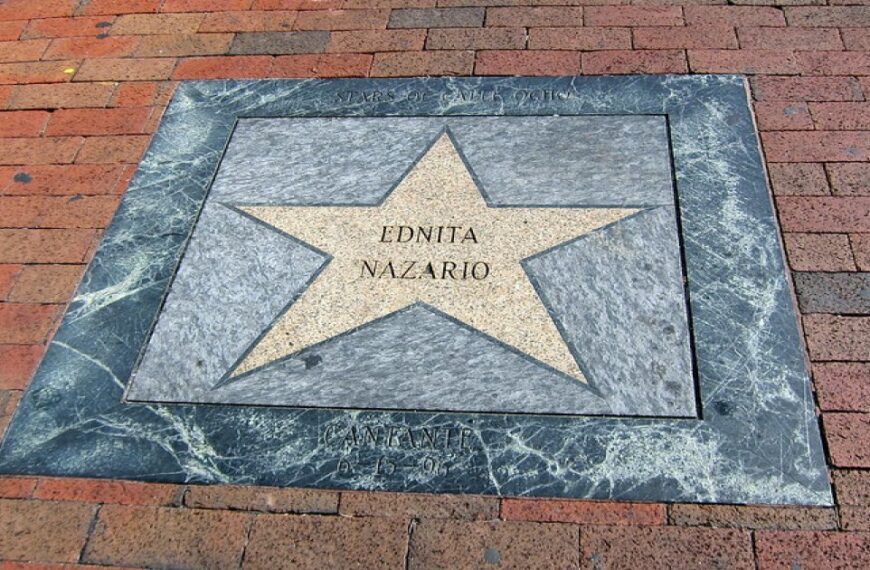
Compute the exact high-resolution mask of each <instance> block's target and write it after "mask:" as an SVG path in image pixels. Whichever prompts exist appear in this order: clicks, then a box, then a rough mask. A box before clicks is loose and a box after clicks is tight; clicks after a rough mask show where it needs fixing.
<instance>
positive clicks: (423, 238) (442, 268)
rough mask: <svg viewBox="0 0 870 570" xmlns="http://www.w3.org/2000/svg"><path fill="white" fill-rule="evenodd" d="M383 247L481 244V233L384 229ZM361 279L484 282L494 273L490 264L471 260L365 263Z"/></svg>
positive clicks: (457, 229) (427, 228) (426, 228)
mask: <svg viewBox="0 0 870 570" xmlns="http://www.w3.org/2000/svg"><path fill="white" fill-rule="evenodd" d="M378 242H379V243H397V244H407V243H412V244H446V245H449V244H477V243H480V242H479V241H478V239H477V232H475V230H474V228H473V227H471V226H468V227H464V226H402V225H396V226H383V228H382V229H381V235H380V239H379V240H378ZM359 269H360V271H359V276H360V278H364V279H371V278H374V279H435V280H445V281H446V280H451V281H469V280H472V281H483V280H485V279H487V278H488V277H489V276H490V273H491V272H492V267H491V265H490V264H489V263H488V262H486V261H480V260H467V259H438V260H413V259H411V260H408V259H402V260H398V259H363V260H361V261H360V268H359Z"/></svg>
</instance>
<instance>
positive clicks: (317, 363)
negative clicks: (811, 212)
mask: <svg viewBox="0 0 870 570" xmlns="http://www.w3.org/2000/svg"><path fill="white" fill-rule="evenodd" d="M379 125H380V126H379ZM384 125H389V128H386V127H383V126H384ZM306 129H307V131H306ZM306 132H307V134H306ZM288 133H291V134H292V136H288ZM578 133H581V134H578ZM342 135H344V136H342ZM443 137H449V141H447V142H443V143H439V142H438V141H445V140H446V139H444V138H443ZM305 141H307V142H305ZM237 142H238V143H239V144H236V143H237ZM448 142H449V143H450V144H451V145H452V147H453V148H454V150H455V152H456V153H457V154H456V156H461V160H460V161H457V160H453V161H452V162H451V161H450V160H448V159H447V158H444V157H446V156H448V155H449V152H448V154H444V155H443V156H442V159H441V161H440V162H438V161H435V162H433V163H432V164H434V166H432V165H429V166H428V167H426V168H428V169H429V170H426V168H424V166H425V165H426V164H428V163H427V162H426V161H427V160H429V159H427V158H426V156H427V152H432V151H433V149H436V150H437V149H440V147H438V145H439V144H444V145H446V144H448ZM444 148H445V149H446V148H447V147H446V146H445V147H444ZM627 149H631V152H626V150H627ZM441 150H443V149H441ZM448 150H449V149H448ZM439 152H440V151H439ZM445 152H446V151H445ZM451 152H452V151H451ZM306 153H307V154H306ZM324 153H326V155H327V156H332V157H334V161H332V160H322V159H319V157H322V156H323V155H324ZM449 156H452V155H449ZM439 165H440V166H439ZM445 165H450V167H449V168H447V166H445ZM445 169H446V170H445ZM451 169H452V170H451ZM420 172H422V173H423V174H426V173H427V172H428V173H429V175H430V179H429V182H428V184H429V186H426V184H427V182H426V180H425V177H424V178H423V179H421V180H422V182H421V181H419V180H418V182H416V183H415V184H416V186H415V184H412V182H413V180H416V178H414V177H415V176H417V177H419V176H418V174H419V173H420ZM439 172H441V174H440V176H441V178H438V176H439ZM445 172H446V173H447V174H444V173H445ZM463 172H466V174H463ZM361 173H366V174H365V175H361ZM420 176H422V175H420ZM432 177H434V178H432ZM463 177H465V178H463ZM406 180H411V181H412V182H407V183H405V182H403V181H406ZM433 180H434V181H435V182H438V181H440V182H439V183H440V184H441V186H443V187H444V188H445V189H446V191H455V192H460V194H456V196H463V198H462V199H461V200H457V201H456V203H457V204H459V205H460V206H462V204H464V203H465V202H464V201H469V200H471V201H473V199H472V198H471V196H472V195H473V192H472V191H474V192H478V193H479V198H480V204H479V205H478V206H476V207H477V208H478V209H477V210H476V211H478V215H480V216H484V215H495V212H491V211H489V210H495V211H496V212H497V213H498V215H501V216H508V215H509V214H514V215H519V214H518V213H523V214H522V215H526V216H531V217H534V216H544V215H549V216H553V217H552V218H551V219H553V220H556V222H554V224H553V227H552V228H548V231H555V230H556V229H559V230H560V231H562V230H564V228H565V227H568V226H565V223H567V222H564V220H569V219H573V220H574V222H572V223H575V224H577V223H579V224H580V225H581V226H582V227H583V228H584V231H583V232H581V233H582V235H577V236H574V238H576V239H561V238H560V239H561V241H559V242H558V243H557V244H555V246H554V247H552V248H547V249H546V250H544V251H542V252H541V253H539V254H536V255H531V256H528V257H527V258H523V259H522V260H520V261H521V262H522V269H523V273H519V274H517V275H520V276H523V275H525V276H526V277H527V278H528V280H529V282H531V283H532V286H533V287H534V291H535V292H536V293H537V295H538V296H539V297H540V299H539V300H540V303H539V305H541V306H543V307H544V309H545V310H544V309H541V308H540V307H539V306H537V305H536V304H535V303H529V302H528V300H529V299H532V298H533V297H534V296H527V297H526V301H525V302H526V304H524V305H522V306H523V307H525V308H526V309H524V310H526V311H531V312H530V313H522V312H520V314H521V315H523V314H527V315H532V316H529V317H528V320H533V321H535V322H536V323H549V322H550V320H552V323H551V324H550V325H547V326H554V327H555V329H554V330H557V331H558V334H554V333H552V332H550V333H547V335H549V336H547V335H544V336H543V337H542V338H547V339H549V341H548V342H547V343H543V344H542V345H540V346H538V345H535V343H531V344H523V343H524V342H528V339H530V338H533V337H534V335H531V336H529V335H526V336H522V335H520V336H516V335H517V334H519V333H518V331H520V332H521V330H522V327H521V326H517V327H506V328H502V329H499V328H498V323H499V322H501V321H499V320H498V319H483V320H480V321H477V320H475V318H476V317H474V316H473V315H472V316H468V315H466V314H465V313H462V312H461V311H459V312H460V313H462V316H463V318H464V319H465V320H463V318H457V317H456V315H455V314H451V313H450V311H446V312H445V311H443V310H441V309H442V307H439V306H437V305H438V302H435V301H441V302H447V301H448V300H449V299H450V298H452V297H451V296H450V295H448V296H440V297H439V296H438V295H435V296H430V297H427V298H426V299H427V300H428V301H429V302H421V303H409V304H408V305H407V307H404V308H402V309H400V310H396V311H394V312H391V313H390V315H389V316H388V317H386V318H383V319H377V320H371V321H369V322H367V323H365V326H359V327H356V328H353V329H352V330H351V331H349V332H348V334H342V335H334V336H331V337H329V338H328V339H327V340H325V341H324V342H322V343H320V344H313V345H311V348H309V349H308V350H309V352H305V351H304V350H303V351H301V352H299V353H298V354H296V353H293V352H292V351H289V352H288V349H287V348H286V347H284V348H282V349H281V351H283V352H281V351H279V352H280V353H281V354H284V355H285V357H281V358H275V359H273V360H269V359H266V360H267V361H268V362H266V364H265V365H262V366H260V365H258V366H255V367H253V368H250V369H245V370H244V372H242V373H237V372H238V370H240V366H241V365H240V364H239V363H240V362H242V363H244V362H245V360H244V359H245V354H254V353H255V352H256V351H257V350H258V349H257V348H256V347H257V345H258V343H257V339H256V337H257V336H258V335H261V334H262V332H263V328H264V327H265V328H267V329H269V327H270V323H271V326H272V329H274V330H281V329H280V327H278V325H280V324H281V319H280V318H279V319H278V320H277V321H276V316H280V314H281V312H282V311H285V310H286V311H287V313H286V314H290V313H292V311H293V309H292V306H293V304H294V303H295V302H297V301H298V300H299V299H303V298H304V297H305V291H307V290H309V289H311V288H312V287H313V286H314V284H316V283H317V282H318V278H322V277H324V276H327V275H326V273H325V271H327V270H325V269H321V268H322V267H324V266H325V267H329V265H330V264H333V263H334V264H336V265H335V266H336V267H337V266H339V262H340V261H341V257H340V256H337V255H335V256H333V255H331V254H330V253H329V252H328V251H324V250H322V249H320V248H318V247H316V246H314V247H312V245H313V244H312V243H311V241H316V238H317V237H318V236H319V235H320V234H318V233H317V232H314V233H313V234H310V235H309V234H307V233H306V231H307V229H306V228H308V227H309V225H310V224H309V225H304V224H303V225H298V226H294V223H296V222H298V220H299V219H300V218H299V217H298V215H299V214H300V213H301V212H303V211H302V210H300V209H301V208H307V210H305V212H304V214H305V215H309V213H310V214H311V215H312V216H314V215H315V210H321V209H324V208H325V209H326V210H323V211H324V212H327V213H335V212H336V211H337V210H335V208H344V210H341V212H340V213H342V214H348V212H351V211H352V210H356V209H359V208H376V207H378V206H379V205H380V206H381V207H386V206H388V205H390V204H391V201H395V200H394V199H393V198H392V196H394V195H399V196H404V195H406V194H407V193H408V192H411V194H413V192H415V190H414V188H417V189H418V190H416V192H418V193H419V192H420V191H419V188H436V187H438V186H437V185H435V182H433ZM462 180H464V181H465V182H464V183H462V184H460V183H459V182H460V181H462ZM454 183H455V185H456V187H455V188H453V185H454ZM404 184H406V185H407V186H408V187H409V188H410V190H408V189H405V186H404ZM397 192H398V193H397ZM461 192H465V194H461ZM408 195H410V194H408ZM419 196H425V193H422V194H419ZM419 196H418V197H419ZM469 203H470V202H469ZM462 207H465V206H462ZM330 208H332V210H330ZM488 209H489V210H488ZM557 209H558V212H557ZM580 210H582V211H583V212H586V213H585V214H582V213H580V214H578V213H577V211H580ZM528 212H534V213H533V214H532V213H528ZM348 215H351V214H348ZM366 215H368V214H366ZM608 215H610V216H613V218H612V221H611V222H610V223H603V222H602V221H601V220H602V219H603V218H602V216H608ZM572 216H581V217H577V218H572ZM583 216H586V217H583ZM306 219H307V218H306ZM311 219H316V218H311ZM481 219H483V218H481ZM512 219H513V220H514V221H515V220H516V219H521V218H512ZM529 219H532V218H529ZM535 219H544V218H535ZM578 220H580V221H578ZM591 220H597V222H596V223H595V224H593V223H592V222H591ZM581 222H582V223H581ZM596 224H598V225H596ZM327 225H328V224H327ZM282 227H284V228H287V227H292V228H294V232H295V235H294V234H293V233H288V232H286V231H283V230H282V229H281V228H282ZM324 227H326V226H324ZM505 227H509V226H505ZM570 227H571V228H574V229H576V228H577V227H580V226H576V225H575V226H570ZM560 228H561V229H560ZM301 234H305V236H304V239H303V238H302V237H301ZM545 234H546V232H535V233H534V234H533V235H534V236H535V238H536V239H537V238H541V239H543V237H542V236H544V235H545ZM559 235H562V234H559ZM562 237H566V236H564V235H562ZM306 239H307V240H308V241H306ZM554 239H555V238H554ZM330 243H333V244H335V243H337V242H330ZM514 243H516V244H518V245H522V243H521V242H514ZM509 250H510V248H505V247H502V248H501V249H498V248H496V249H494V250H493V251H496V252H501V253H502V254H504V252H505V251H509ZM221 269H223V272H222V271H221ZM318 271H320V273H318ZM513 282H516V283H519V282H520V281H519V280H518V277H515V281H513ZM513 282H512V283H513ZM481 298H486V297H485V296H482V297H481ZM433 299H434V300H435V301H432V300H433ZM581 299H582V301H583V302H582V303H581V302H578V301H579V300H581ZM291 301H292V303H290V304H289V305H288V302H291ZM590 307H591V308H593V309H594V308H597V309H598V310H593V309H590ZM457 308H461V307H458V306H457V307H453V309H457ZM535 311H537V312H536V313H535ZM221 315H222V316H221ZM511 319H514V320H511V321H510V322H511V323H513V322H517V323H520V324H522V323H521V321H522V320H523V319H517V318H516V317H511ZM535 319H537V320H535ZM548 319H549V320H548ZM468 321H472V324H473V326H472V325H469V322H468ZM300 322H309V323H310V322H316V321H315V320H307V321H306V320H305V319H302V321H300ZM626 322H628V323H630V324H629V325H626ZM282 326H283V325H282ZM276 327H278V328H276ZM488 327H490V328H488ZM270 330H271V329H270ZM541 330H543V329H541ZM652 331H658V332H659V334H658V335H657V336H656V335H653V334H652ZM542 334H543V333H542ZM415 335H416V336H415ZM267 336H268V333H267ZM262 338H266V336H264V337H262ZM306 338H308V337H306ZM310 338H312V339H315V340H318V339H319V338H320V337H316V336H311V337H310ZM252 339H253V340H252ZM505 339H507V341H505ZM261 340H262V339H261ZM556 341H558V342H556ZM252 346H253V350H254V352H251V353H248V352H246V351H249V350H252ZM269 346H273V345H269ZM274 346H277V345H274ZM274 346H273V347H274ZM518 346H520V347H521V348H522V350H520V349H518V348H517V347H518ZM615 347H619V349H617V348H615ZM312 350H313V351H314V352H311V351H312ZM185 353H186V358H185V357H184V356H185ZM445 353H451V354H455V355H456V357H457V358H455V359H453V361H450V359H445V358H443V355H444V354H445ZM240 354H241V356H240ZM266 354H271V353H268V352H266ZM276 354H277V353H276ZM372 354H377V355H380V356H379V357H377V358H368V359H366V358H365V357H366V356H368V355H372ZM567 354H570V357H567V356H566V355H567ZM439 355H441V357H440V358H439ZM530 355H532V357H530ZM574 359H576V362H574V361H573V360H574ZM445 360H446V361H449V362H445ZM257 362H261V361H257ZM456 362H459V363H462V362H466V363H468V362H471V363H473V364H474V365H475V366H474V368H475V369H476V370H487V371H490V372H491V374H490V375H488V376H487V375H481V374H477V375H475V374H471V373H469V372H468V370H467V367H466V369H463V368H462V366H459V365H457V364H456ZM348 363H353V365H352V366H349V365H348ZM396 363H404V364H406V365H407V366H409V367H410V369H411V372H412V374H408V375H404V376H403V375H401V374H395V373H393V372H391V371H390V364H392V365H395V364H396ZM574 365H576V373H575V372H574V370H575V369H574V368H571V366H574ZM548 366H549V367H548ZM433 368H435V369H436V370H435V372H437V373H432V372H431V371H432V369H433ZM228 370H229V372H228ZM554 370H556V371H560V374H557V373H554ZM234 371H236V372H234ZM216 377H219V381H218V382H217V383H215V382H214V379H215V378H216ZM379 379H383V380H384V382H383V384H380V383H378V382H377V380H379ZM523 379H525V381H523ZM639 379H643V380H646V382H644V381H642V380H639ZM569 381H570V382H573V384H572V383H569ZM450 382H455V383H456V384H450ZM445 383H446V385H445ZM566 386H570V387H571V388H572V389H571V390H566V389H565V387H566ZM451 387H452V389H451ZM642 400H643V401H642ZM0 472H3V473H17V474H25V473H26V474H39V475H71V476H94V477H118V478H132V479H140V480H148V481H171V482H209V483H221V482H224V483H251V484H267V485H293V486H309V487H328V488H345V489H385V490H400V491H421V492H460V493H488V494H498V495H521V496H553V497H587V498H600V499H625V500H648V501H683V502H726V503H766V504H807V505H825V504H831V500H832V497H831V490H830V486H829V483H828V477H827V468H826V463H825V458H824V452H823V448H822V444H821V439H820V436H819V428H818V422H817V418H816V416H815V412H814V402H813V397H812V392H811V389H810V381H809V374H808V370H807V364H806V358H805V350H804V347H803V345H802V337H801V335H800V332H799V329H798V327H797V318H796V309H795V304H794V300H793V295H792V291H791V287H790V283H789V280H788V278H787V274H786V268H785V264H784V261H783V254H782V247H781V243H780V239H779V232H778V227H777V225H776V219H775V216H774V213H773V208H772V204H771V198H770V193H769V190H768V188H767V182H766V177H765V172H764V168H763V163H762V160H761V155H760V152H759V147H758V138H757V134H756V132H755V129H754V123H753V119H752V115H751V112H750V110H749V104H748V100H747V91H746V85H745V80H744V78H742V77H737V76H642V77H563V78H427V79H401V80H380V79H379V80H374V79H372V80H369V79H366V80H303V81H297V80H274V81H200V82H185V83H181V84H180V85H179V87H178V89H177V91H176V94H175V96H174V98H173V100H172V103H171V104H170V106H169V108H168V109H167V112H166V114H165V117H164V119H163V121H162V123H161V125H160V127H159V129H158V131H157V133H156V134H155V136H154V139H153V141H152V144H151V146H150V148H149V150H148V152H147V153H146V156H145V158H144V159H143V161H142V163H141V164H140V165H139V169H138V171H137V173H136V175H135V177H134V179H133V182H132V184H131V187H130V189H129V190H128V192H127V194H126V195H125V196H124V199H123V201H122V204H121V206H120V209H119V211H118V213H117V215H116V217H115V219H114V221H113V222H112V225H111V226H110V228H109V229H108V230H107V232H106V234H105V237H104V239H103V242H102V244H101V246H100V248H99V250H98V252H97V254H96V256H95V259H94V261H93V263H92V264H91V266H90V267H89V269H88V271H87V273H86V275H85V277H84V279H83V281H82V283H81V285H80V287H79V289H78V291H77V292H76V295H75V298H74V300H73V302H72V304H71V305H70V307H69V309H68V311H67V313H66V314H65V316H64V319H63V322H62V325H61V327H60V329H59V330H58V332H57V334H56V336H55V338H54V339H53V341H52V343H51V345H50V346H49V349H48V352H47V354H46V356H45V359H44V361H43V363H42V364H41V366H40V368H39V370H38V371H37V374H36V376H35V378H34V379H33V382H32V383H31V385H30V387H29V389H28V390H27V392H26V394H25V395H24V397H23V399H22V402H21V405H20V406H19V408H18V410H17V412H16V414H15V417H14V418H13V420H12V423H11V425H10V427H9V429H8V431H7V434H6V436H5V439H4V441H3V444H2V448H0Z"/></svg>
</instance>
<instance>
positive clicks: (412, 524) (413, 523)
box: [403, 517, 418, 570]
mask: <svg viewBox="0 0 870 570" xmlns="http://www.w3.org/2000/svg"><path fill="white" fill-rule="evenodd" d="M417 522H418V519H417V518H416V517H411V520H410V521H408V541H407V542H406V543H405V556H404V564H403V568H404V570H410V568H411V540H412V539H413V537H414V531H415V530H416V529H417Z"/></svg>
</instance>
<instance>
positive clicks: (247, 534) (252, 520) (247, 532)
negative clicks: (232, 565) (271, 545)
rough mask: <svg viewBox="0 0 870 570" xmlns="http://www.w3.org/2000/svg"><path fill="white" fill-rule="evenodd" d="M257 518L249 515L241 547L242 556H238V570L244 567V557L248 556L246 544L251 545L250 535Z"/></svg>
mask: <svg viewBox="0 0 870 570" xmlns="http://www.w3.org/2000/svg"><path fill="white" fill-rule="evenodd" d="M258 516H259V515H257V514H251V518H250V520H249V521H248V527H247V528H246V529H245V543H244V544H243V545H242V555H241V556H239V570H241V568H242V567H244V565H245V556H247V555H248V544H250V543H251V534H253V532H254V524H255V523H256V520H257V517H258Z"/></svg>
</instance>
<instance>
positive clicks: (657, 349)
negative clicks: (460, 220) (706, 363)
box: [526, 206, 695, 416]
mask: <svg viewBox="0 0 870 570" xmlns="http://www.w3.org/2000/svg"><path fill="white" fill-rule="evenodd" d="M677 235H678V234H677V222H676V214H675V212H674V208H673V207H668V206H663V207H659V208H654V209H649V210H644V211H642V212H641V213H639V214H636V215H635V216H633V217H631V218H628V219H626V220H623V221H620V222H617V223H615V224H612V225H611V226H609V227H607V228H603V229H601V230H599V231H597V232H593V233H591V234H587V235H585V236H582V237H580V238H578V239H577V240H575V241H573V242H571V243H570V244H566V245H565V246H563V247H562V248H560V249H559V250H558V251H551V252H548V253H546V254H545V255H538V256H535V257H534V258H532V259H530V260H528V261H527V262H526V267H527V268H528V269H529V270H530V272H531V274H532V275H533V276H534V279H535V280H536V282H537V283H538V285H539V289H538V290H539V293H540V294H541V296H542V297H543V298H544V299H545V300H546V302H547V304H548V305H549V306H550V307H551V310H552V312H553V314H554V316H555V318H556V319H557V322H559V323H560V324H561V327H560V328H561V329H562V331H563V334H564V335H565V336H566V338H567V339H568V342H569V343H570V346H571V347H572V348H573V350H574V353H575V354H576V355H577V358H578V359H579V361H580V362H581V365H582V367H583V371H584V373H585V374H586V377H587V378H588V379H589V382H590V384H591V385H592V387H593V388H594V389H595V390H596V391H597V392H598V393H599V394H601V395H602V397H603V398H604V400H605V401H606V402H607V403H608V404H609V405H610V408H611V410H612V412H613V413H614V414H617V415H646V416H668V415H670V416H689V415H694V413H695V383H694V380H693V365H692V349H691V340H690V338H691V336H690V335H691V332H690V330H689V323H688V317H687V313H686V298H685V295H684V292H683V286H682V283H683V272H682V264H681V263H680V245H679V240H678V238H677Z"/></svg>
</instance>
